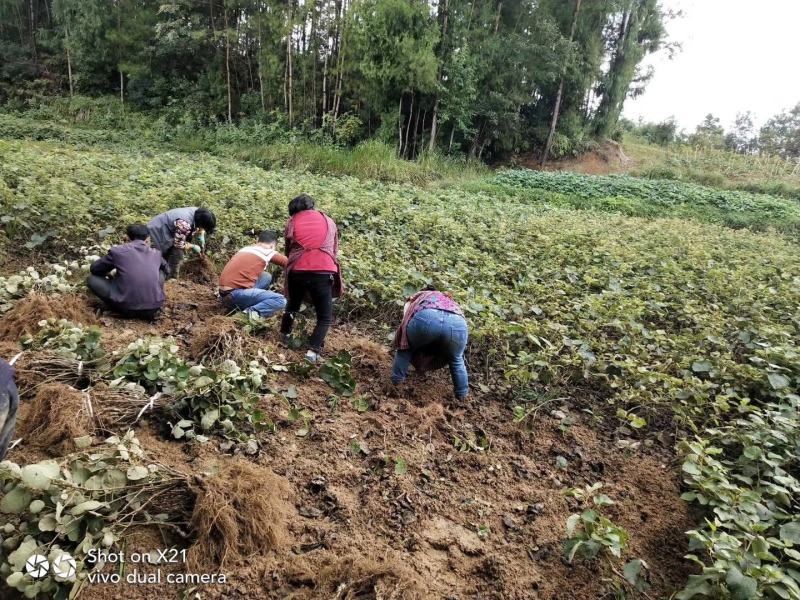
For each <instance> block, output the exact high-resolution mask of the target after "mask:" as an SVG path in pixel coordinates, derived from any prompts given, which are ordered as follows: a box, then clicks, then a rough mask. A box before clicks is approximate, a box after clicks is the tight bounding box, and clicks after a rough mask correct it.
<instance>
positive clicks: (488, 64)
mask: <svg viewBox="0 0 800 600" xmlns="http://www.w3.org/2000/svg"><path fill="white" fill-rule="evenodd" d="M668 16H669V15H667V14H666V11H665V10H664V9H662V7H661V4H660V2H658V1H657V0H630V1H627V2H618V1H617V0H593V1H592V2H583V3H582V4H581V3H580V2H578V1H574V0H572V1H570V2H563V1H561V0H558V1H552V0H542V1H535V0H526V1H523V2H516V3H507V2H506V3H498V2H493V1H492V2H489V1H477V2H475V1H466V0H441V1H433V0H413V1H411V2H399V1H397V0H358V1H355V2H354V1H353V0H349V1H348V0H314V1H313V2H309V1H303V2H299V1H292V2H278V1H276V0H235V1H234V0H211V1H208V0H202V1H201V0H179V1H175V2H153V1H132V0H118V1H116V2H113V3H112V4H110V5H109V4H107V3H104V2H100V1H99V0H7V1H5V2H3V3H2V4H0V102H2V101H4V100H5V101H10V102H12V103H16V104H20V103H25V102H28V101H30V100H31V99H33V98H37V97H40V96H42V95H47V94H67V93H69V94H70V95H73V94H77V93H85V94H90V95H102V94H114V95H118V96H119V97H120V99H122V100H123V101H124V102H126V103H127V104H128V105H130V106H132V107H135V108H137V109H144V110H158V111H162V112H163V113H164V114H166V115H167V116H168V118H169V119H170V120H171V121H173V122H192V121H198V120H199V121H202V122H203V123H208V122H216V121H225V122H228V123H231V122H233V121H239V120H240V119H243V118H251V119H256V120H258V121H259V122H262V123H264V122H269V123H271V124H274V125H277V126H280V127H282V128H284V129H286V128H297V129H298V130H302V131H304V132H306V133H310V134H312V133H313V135H314V136H315V137H317V138H319V139H322V138H324V139H328V140H334V141H336V142H337V143H343V144H350V143H352V142H354V141H357V140H360V139H364V138H369V137H373V136H377V137H378V138H379V139H380V140H382V141H388V142H391V143H392V145H393V146H395V147H396V149H397V151H398V153H399V154H400V155H402V156H406V157H412V156H416V155H418V154H419V153H421V152H424V151H425V150H434V149H435V148H437V147H438V148H445V149H447V150H448V151H454V152H455V151H463V152H466V153H469V154H470V155H472V156H483V157H486V156H489V155H500V154H503V153H506V152H508V151H513V150H517V149H526V148H530V147H531V146H532V145H539V144H540V143H541V142H543V141H544V139H545V138H546V137H547V133H548V127H549V124H550V120H551V115H552V113H553V109H554V105H555V103H556V96H559V97H560V98H561V102H560V105H561V111H560V112H561V115H562V118H561V120H560V123H561V126H560V127H559V130H558V135H557V136H556V139H555V144H554V145H553V151H554V152H555V153H556V154H565V153H569V152H572V151H575V150H576V149H579V148H580V147H581V146H582V144H583V143H584V142H585V141H586V140H587V139H588V138H589V137H590V136H592V135H594V134H595V133H600V134H607V133H609V132H611V131H612V130H613V129H614V127H615V126H616V122H617V119H618V116H619V113H620V111H621V109H622V105H623V103H624V101H625V99H626V97H628V96H629V95H635V94H638V93H640V92H641V90H642V86H643V85H644V83H645V82H646V81H647V80H648V79H649V77H650V75H651V74H652V73H651V72H650V71H648V70H646V69H643V68H640V67H641V64H642V61H643V59H644V57H645V56H646V55H647V54H649V53H652V52H655V51H657V50H658V49H659V48H661V47H662V46H663V45H664V40H665V29H664V22H665V20H666V19H667V18H668ZM559 90H561V92H562V93H560V94H559Z"/></svg>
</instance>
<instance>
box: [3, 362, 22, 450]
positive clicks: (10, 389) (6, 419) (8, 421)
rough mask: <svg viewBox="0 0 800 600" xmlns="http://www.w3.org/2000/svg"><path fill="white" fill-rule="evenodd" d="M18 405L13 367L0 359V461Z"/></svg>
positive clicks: (10, 433) (14, 420)
mask: <svg viewBox="0 0 800 600" xmlns="http://www.w3.org/2000/svg"><path fill="white" fill-rule="evenodd" d="M11 362H12V363H13V362H14V361H13V360H12V361H11ZM18 405H19V394H18V393H17V386H16V385H15V384H14V367H12V366H11V365H10V364H9V363H7V362H6V361H4V360H3V359H2V358H0V460H3V458H5V455H6V451H7V450H8V443H9V442H10V441H11V436H12V435H14V425H15V424H16V422H17V407H18Z"/></svg>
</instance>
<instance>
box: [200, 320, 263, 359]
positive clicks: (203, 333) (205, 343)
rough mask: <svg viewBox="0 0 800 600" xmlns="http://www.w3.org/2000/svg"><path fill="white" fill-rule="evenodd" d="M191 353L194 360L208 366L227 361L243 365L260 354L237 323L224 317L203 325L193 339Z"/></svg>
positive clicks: (207, 321) (208, 321)
mask: <svg viewBox="0 0 800 600" xmlns="http://www.w3.org/2000/svg"><path fill="white" fill-rule="evenodd" d="M242 316H243V317H245V318H246V317H248V316H249V315H244V314H243V315H242ZM189 352H190V354H191V356H192V358H193V359H194V360H196V361H198V362H204V363H206V364H213V363H219V362H222V361H225V360H232V361H234V362H237V363H242V362H245V361H246V360H247V359H248V358H252V357H253V356H256V355H257V354H258V350H257V348H256V345H255V343H254V341H253V340H252V339H250V338H249V337H248V335H247V332H245V331H243V330H242V327H240V326H239V324H238V323H237V321H236V320H235V319H230V318H228V317H224V316H222V315H214V316H213V317H211V318H210V319H208V320H206V321H205V322H204V323H203V327H202V328H200V330H199V331H198V332H197V333H195V334H194V336H193V337H192V343H191V346H190V348H189Z"/></svg>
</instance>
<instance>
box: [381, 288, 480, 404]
mask: <svg viewBox="0 0 800 600" xmlns="http://www.w3.org/2000/svg"><path fill="white" fill-rule="evenodd" d="M468 336H469V332H468V329H467V321H466V319H464V312H463V311H462V310H461V307H460V306H459V305H458V304H457V303H456V302H455V300H453V299H452V298H451V297H450V296H449V295H447V294H444V293H442V292H440V291H437V290H436V289H434V288H433V287H428V288H426V289H425V290H423V291H421V292H417V293H416V294H414V295H413V296H411V298H409V299H408V302H406V305H405V307H404V309H403V321H402V323H401V324H400V327H399V329H398V330H397V334H396V335H395V338H394V344H395V347H396V348H397V353H396V354H395V357H394V365H393V366H392V383H393V384H394V385H395V386H397V385H399V384H401V383H403V382H404V381H405V380H406V377H408V367H409V365H410V364H413V365H414V368H415V369H416V370H417V371H419V372H422V373H424V372H426V371H433V370H436V369H439V368H442V367H444V366H445V365H448V366H449V367H450V376H451V377H452V379H453V391H454V392H455V397H456V399H457V400H464V399H466V398H467V396H468V395H469V378H468V376H467V367H466V365H465V364H464V350H465V349H466V347H467V338H468Z"/></svg>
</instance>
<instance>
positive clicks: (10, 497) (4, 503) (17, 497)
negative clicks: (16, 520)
mask: <svg viewBox="0 0 800 600" xmlns="http://www.w3.org/2000/svg"><path fill="white" fill-rule="evenodd" d="M32 497H33V496H32V495H31V493H30V491H29V490H27V489H26V488H25V487H24V486H21V485H17V486H15V487H14V488H13V489H12V490H11V491H10V492H8V493H7V494H5V495H4V496H3V498H2V499H0V511H2V512H4V513H7V514H9V513H10V514H14V515H18V514H20V513H21V512H23V511H25V509H27V508H28V506H30V503H31V498H32Z"/></svg>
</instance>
